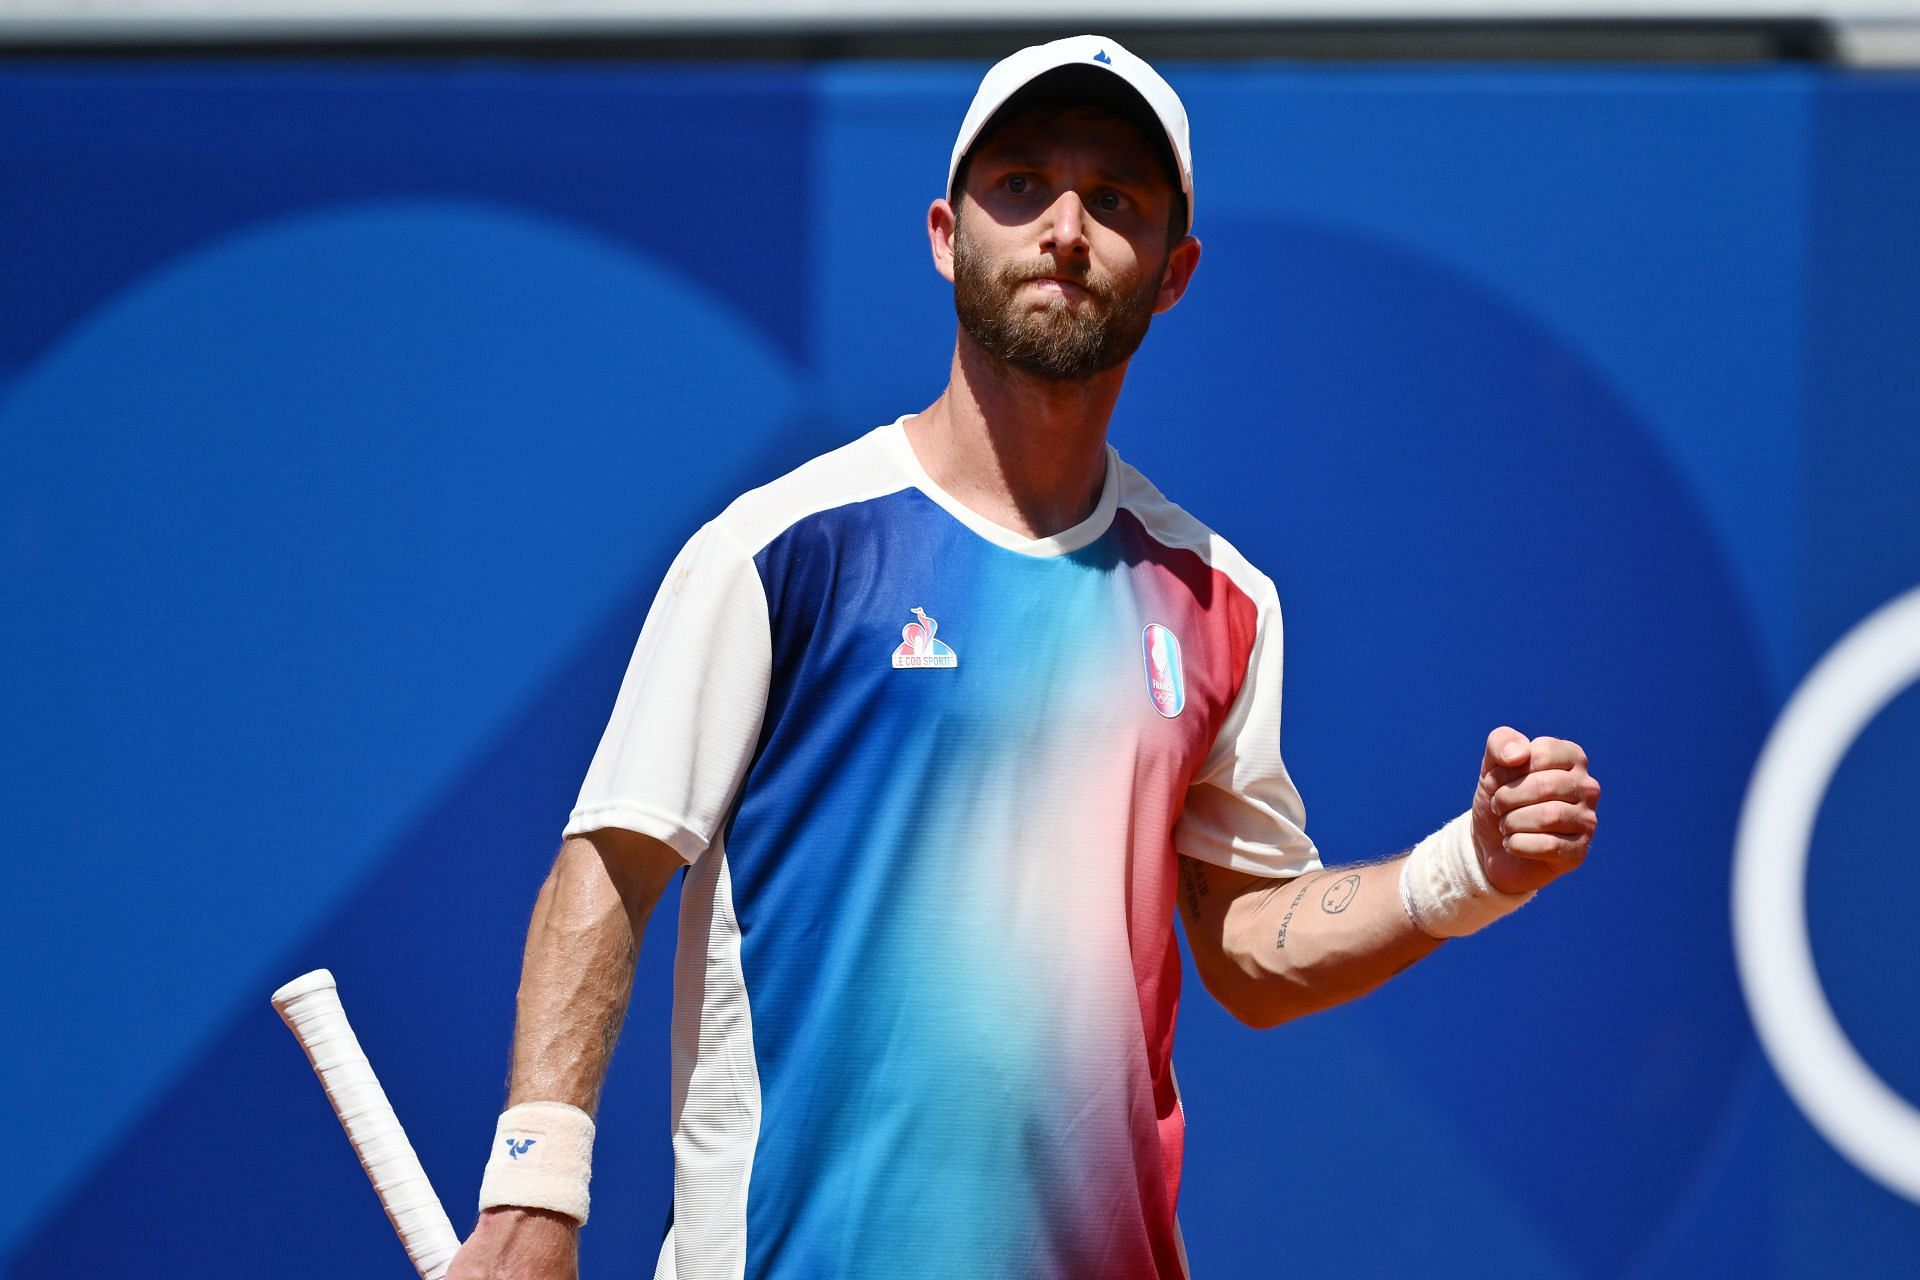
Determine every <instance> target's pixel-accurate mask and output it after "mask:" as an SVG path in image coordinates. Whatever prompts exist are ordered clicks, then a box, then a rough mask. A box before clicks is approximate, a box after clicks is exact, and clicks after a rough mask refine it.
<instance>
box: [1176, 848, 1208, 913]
mask: <svg viewBox="0 0 1920 1280" xmlns="http://www.w3.org/2000/svg"><path fill="white" fill-rule="evenodd" d="M1180 882H1181V885H1182V886H1183V887H1184V888H1185V889H1186V891H1187V911H1188V913H1189V914H1190V915H1192V916H1193V918H1194V919H1195V920H1198V919H1199V918H1200V899H1202V898H1204V897H1206V896H1207V895H1208V894H1209V893H1210V892H1212V890H1211V888H1210V887H1209V886H1208V884H1207V873H1206V872H1205V871H1204V870H1203V869H1202V868H1201V866H1200V864H1199V863H1197V862H1195V861H1193V860H1192V859H1191V858H1188V859H1183V860H1182V861H1181V863H1180Z"/></svg>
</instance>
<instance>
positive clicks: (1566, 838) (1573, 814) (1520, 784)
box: [1473, 725, 1600, 893]
mask: <svg viewBox="0 0 1920 1280" xmlns="http://www.w3.org/2000/svg"><path fill="white" fill-rule="evenodd" d="M1599 803H1600V784H1599V783H1598V782H1595V781H1594V779H1593V775H1592V774H1590V773H1588V772H1587V753H1586V752H1585V751H1582V750H1581V749H1580V744H1579V743H1577V742H1568V741H1566V740H1565V739H1564V738H1534V739H1532V740H1528V738H1527V737H1526V735H1524V734H1522V733H1521V732H1520V731H1519V730H1517V729H1510V728H1507V727H1506V726H1504V725H1503V726H1501V727H1500V728H1498V729H1495V730H1494V731H1493V732H1492V733H1490V734H1488V735H1487V750H1486V755H1485V758H1484V759H1483V760H1482V761H1481V764H1480V786H1479V787H1478V788H1477V789H1476V790H1475V791H1474V793H1473V843H1474V848H1475V849H1476V850H1477V851H1478V853H1479V854H1480V864H1481V865H1482V866H1483V867H1485V868H1486V870H1487V879H1489V880H1491V881H1492V882H1493V887H1494V888H1496V889H1498V890H1500V891H1501V892H1502V893H1525V892H1527V891H1528V890H1530V889H1538V888H1539V887H1540V886H1541V885H1543V884H1545V883H1547V882H1548V881H1549V880H1553V879H1555V878H1557V877H1559V876H1562V875H1565V874H1566V873H1567V872H1569V871H1571V870H1573V869H1574V868H1575V867H1577V866H1579V865H1580V864H1581V862H1583V861H1585V859H1586V856H1587V845H1588V843H1589V842H1590V841H1591V840H1592V839H1593V831H1594V826H1595V824H1596V823H1597V822H1598V821H1599V819H1598V816H1597V815H1596V813H1595V808H1596V806H1598V805H1599Z"/></svg>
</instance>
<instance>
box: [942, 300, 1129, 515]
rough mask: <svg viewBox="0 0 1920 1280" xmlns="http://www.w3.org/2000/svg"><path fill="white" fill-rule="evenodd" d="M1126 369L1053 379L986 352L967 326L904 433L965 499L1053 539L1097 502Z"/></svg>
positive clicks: (947, 485) (945, 482)
mask: <svg viewBox="0 0 1920 1280" xmlns="http://www.w3.org/2000/svg"><path fill="white" fill-rule="evenodd" d="M1126 370H1127V366H1126V365H1125V364H1124V363H1123V364H1120V365H1117V366H1115V367H1114V368H1112V369H1109V370H1107V371H1106V372H1104V373H1099V374H1095V375H1094V376H1093V377H1092V378H1091V379H1089V380H1088V381H1086V382H1049V381H1047V380H1045V379H1042V378H1036V377H1034V376H1033V375H1031V374H1028V373H1025V372H1022V371H1021V370H1019V369H1015V368H1012V367H1010V366H1009V365H1006V364H1004V363H1002V362H1001V361H999V360H996V359H994V358H993V357H992V356H989V355H987V354H986V352H984V351H982V350H981V349H980V348H979V346H978V345H976V344H975V343H974V341H973V340H972V339H971V338H969V337H968V336H967V334H966V333H965V331H962V332H961V333H960V337H959V341H958V342H957V343H956V344H955V345H954V351H953V368H952V371H951V372H950V374H949V376H948V381H947V389H946V390H945V391H943V392H941V393H940V398H939V399H938V400H935V401H934V402H933V403H932V404H931V405H929V406H928V407H927V409H926V411H925V412H923V413H920V414H917V415H915V416H914V417H913V418H911V419H910V420H909V421H908V422H907V428H906V429H907V439H908V440H909V441H910V442H911V443H912V445H913V451H914V453H915V454H916V455H917V456H918V457H919V459H920V465H921V466H923V467H925V468H926V470H927V474H928V475H930V476H932V477H933V480H934V483H936V484H938V485H939V486H940V487H941V488H942V489H945V490H946V491H947V492H948V493H950V494H952V495H953V496H954V497H955V498H957V499H958V500H959V501H961V502H963V503H965V504H966V505H967V506H968V507H970V508H971V509H973V510H974V511H977V512H979V513H980V514H981V515H983V516H985V517H986V518H987V519H989V520H991V521H993V522H994V523H995V524H997V525H1000V526H1002V527H1003V528H1007V529H1011V530H1013V531H1014V532H1016V533H1019V534H1021V535H1023V536H1025V537H1029V538H1046V537H1051V536H1053V535H1054V534H1057V533H1061V532H1063V531H1064V530H1067V529H1070V528H1072V527H1073V526H1074V525H1076V524H1079V523H1080V522H1081V521H1082V520H1085V519H1086V518H1087V517H1088V516H1089V515H1091V514H1093V509H1094V507H1095V506H1097V505H1098V504H1099V501H1100V489H1101V485H1102V484H1103V483H1104V481H1105V479H1106V468H1107V450H1106V446H1107V420H1108V419H1109V418H1110V417H1112V416H1113V406H1114V402H1115V401H1117V400H1118V399H1119V398H1120V384H1121V382H1122V381H1123V380H1124V379H1125V377H1126Z"/></svg>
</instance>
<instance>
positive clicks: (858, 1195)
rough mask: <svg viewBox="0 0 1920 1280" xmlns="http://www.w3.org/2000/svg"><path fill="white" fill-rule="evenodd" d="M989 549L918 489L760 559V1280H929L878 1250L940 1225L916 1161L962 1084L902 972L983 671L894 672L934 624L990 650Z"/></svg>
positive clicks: (756, 789) (812, 528)
mask: <svg viewBox="0 0 1920 1280" xmlns="http://www.w3.org/2000/svg"><path fill="white" fill-rule="evenodd" d="M979 549H980V544H979V540H978V539H976V538H974V537H973V536H972V535H971V534H969V533H967V532H966V531H965V530H964V529H963V528H962V527H961V526H959V525H958V524H956V523H955V522H954V521H953V520H952V519H951V518H950V517H948V516H947V515H946V514H945V513H944V512H943V511H941V510H940V509H939V508H938V507H937V506H936V505H935V504H933V503H932V502H931V501H930V500H928V499H927V498H926V497H925V496H924V495H922V494H921V493H919V492H918V491H917V490H904V491H901V492H899V493H895V494H892V495H889V496H888V497H885V498H880V499H876V500H873V501H869V502H863V503H858V504H854V505H850V506H846V507H841V508H836V509H834V510H831V511H828V512H824V513H821V514H818V515H815V516H812V517H809V518H807V519H805V520H803V521H801V522H799V523H798V524H796V525H795V526H794V527H793V528H791V529H789V530H788V531H786V532H785V533H784V534H782V535H781V536H780V537H779V538H777V539H776V540H775V541H774V542H773V543H772V544H771V545H769V546H768V547H767V548H765V549H764V550H763V551H761V553H760V554H759V555H758V556H757V557H755V563H756V567H757V568H758V569H759V571H760V574H761V578H762V582H763V584H764V586H765V590H766V594H767V604H768V614H769V619H770V624H771V632H772V644H773V670H772V678H771V682H770V691H769V695H768V707H767V716H766V720H765V728H764V729H763V731H762V742H761V744H760V749H759V752H758V754H757V756H756V758H755V761H754V763H753V765H752V767H751V769H750V771H749V773H748V776H747V779H746V782H745V785H744V787H743V793H742V799H741V802H740V805H739V807H738V809H737V811H736V813H735V815H734V819H733V822H732V824H731V828H730V830H729V833H728V836H727V857H728V864H729V869H730V872H731V875H732V878H733V890H734V903H735V912H736V915H737V918H738V919H739V922H740V928H741V938H742V943H741V968H742V971H743V974H744V975H745V979H746V984H747V990H748V992H749V998H750V1000H751V1003H752V1007H753V1010H754V1040H755V1057H756V1059H757V1061H758V1062H759V1064H760V1068H761V1091H762V1094H761V1106H762V1114H761V1128H760V1141H759V1144H758V1147H757V1149H756V1155H755V1161H754V1168H753V1173H752V1181H751V1184H750V1185H751V1188H752V1190H751V1193H750V1194H749V1197H748V1229H747V1240H748V1246H749V1254H748V1267H747V1272H748V1274H749V1275H767V1274H776V1273H777V1274H793V1275H845V1274H849V1267H854V1268H857V1269H867V1268H871V1269H872V1271H871V1273H872V1274H876V1275H877V1274H887V1273H891V1274H908V1273H915V1272H917V1273H919V1274H926V1272H925V1271H924V1270H919V1269H918V1267H917V1263H918V1262H919V1261H921V1260H916V1259H909V1258H900V1257H890V1256H888V1251H887V1250H886V1248H885V1247H884V1243H883V1242H882V1241H878V1240H873V1239H861V1238H860V1237H861V1235H862V1231H861V1224H863V1223H867V1222H875V1221H879V1222H885V1221H888V1220H889V1218H891V1220H892V1221H893V1222H894V1223H895V1224H898V1223H900V1222H901V1221H903V1220H904V1221H912V1220H913V1219H915V1218H918V1217H924V1216H927V1215H928V1214H929V1211H930V1210H931V1209H933V1206H932V1205H928V1204H925V1203H922V1204H920V1205H919V1206H918V1207H916V1206H915V1204H914V1203H913V1200H914V1199H916V1198H918V1197H919V1195H920V1193H921V1191H922V1189H923V1188H924V1186H925V1183H924V1180H923V1178H922V1177H921V1176H919V1173H920V1171H917V1170H915V1169H913V1168H911V1167H901V1165H900V1164H899V1159H900V1158H901V1153H902V1152H904V1151H909V1150H911V1149H912V1148H913V1147H914V1146H916V1145H917V1141H916V1134H915V1133H914V1128H915V1126H916V1124H917V1123H919V1122H920V1121H922V1120H923V1119H924V1112H923V1110H922V1109H921V1108H920V1107H918V1106H916V1105H915V1098H916V1096H919V1097H924V1096H927V1095H928V1093H929V1086H931V1087H932V1088H933V1089H935V1090H937V1089H938V1087H939V1082H940V1081H941V1080H942V1077H943V1075H944V1074H945V1071H944V1070H943V1064H942V1063H940V1062H939V1061H929V1058H933V1057H937V1055H936V1054H934V1053H932V1052H931V1049H932V1046H929V1045H927V1044H926V1043H924V1040H923V1039H922V1038H921V1037H919V1036H918V1035H917V1034H916V1032H915V1028H916V1027H917V1026H918V1025H919V1020H918V1019H915V1018H912V1017H903V1016H902V1015H903V1012H904V1011H906V1010H909V1009H910V1008H911V1007H912V1005H913V1002H914V1001H915V1000H916V999H918V998H921V997H922V996H923V995H924V993H923V992H919V991H916V987H917V985H918V984H917V982H916V978H915V974H914V972H913V970H912V967H911V966H910V965H908V964H905V963H903V962H902V960H901V958H902V957H911V956H913V955H915V954H916V953H920V952H923V951H924V949H923V948H916V946H915V945H914V942H915V936H914V935H915V934H916V932H917V931H920V930H922V929H924V928H925V927H926V923H927V922H924V921H922V920H921V919H920V918H919V917H920V915H921V911H920V909H919V904H923V903H927V902H930V901H933V900H936V899H937V897H938V889H939V886H938V883H937V881H938V879H939V877H940V876H941V875H942V874H943V871H944V869H943V868H942V867H941V866H940V865H939V862H938V860H937V859H929V858H926V857H920V856H916V854H917V853H920V852H921V851H922V846H923V845H924V843H925V835H926V832H927V830H928V828H929V827H937V826H939V825H940V824H942V823H943V822H944V821H945V820H946V818H945V813H946V800H947V797H946V796H944V795H942V794H940V793H939V789H938V788H937V787H935V786H933V780H934V779H936V778H937V777H938V776H939V774H940V764H939V760H938V757H939V756H940V755H941V753H943V752H946V751H949V750H951V749H952V747H953V742H952V738H953V736H954V735H953V733H952V732H951V730H952V728H953V726H952V725H951V724H949V723H948V721H949V719H950V716H949V714H948V708H949V707H950V706H951V705H952V695H953V694H954V693H956V692H957V691H958V689H959V686H960V681H961V680H962V679H964V677H965V676H966V675H967V674H968V670H969V668H968V662H967V658H968V654H967V648H966V644H965V642H964V640H953V641H949V643H951V644H954V645H957V648H958V664H959V665H958V666H957V667H956V668H953V669H927V670H907V671H902V670H896V669H895V668H894V666H893V664H892V662H891V660H890V655H891V651H892V649H893V648H894V646H895V645H897V644H899V643H901V642H902V641H901V640H900V639H899V637H900V636H901V633H902V630H903V628H906V627H908V626H909V625H911V624H915V623H916V621H917V620H916V618H915V616H914V615H913V614H912V613H911V612H910V610H911V609H912V608H914V607H915V606H919V607H920V608H922V609H923V611H925V612H926V613H927V614H928V615H929V616H930V617H932V618H934V619H936V620H937V622H938V624H939V632H938V634H939V636H940V638H941V639H942V640H943V641H945V640H948V637H964V636H965V635H967V634H968V633H969V632H970V631H971V630H972V627H971V623H972V621H973V608H972V601H971V600H970V599H966V598H964V597H963V595H962V594H961V593H962V591H963V590H964V588H965V586H966V584H968V583H969V582H970V581H972V580H974V579H975V575H973V574H971V573H969V572H968V569H969V567H970V566H969V565H968V563H967V559H966V558H967V557H969V556H977V555H978V554H979ZM835 836H838V837H839V839H838V841H835V840H834V837H835ZM936 843H937V842H936ZM882 957H884V959H881V958H882ZM855 1081H862V1082H865V1084H864V1085H863V1086H862V1087H858V1088H855V1087H852V1086H853V1084H854V1082H855ZM876 1086H877V1087H876ZM890 1090H893V1091H897V1092H892V1093H889V1091H890ZM956 1101H957V1100H956ZM956 1207H957V1206H955V1205H953V1204H951V1203H949V1204H948V1205H947V1206H946V1207H944V1208H942V1209H940V1210H939V1216H940V1217H941V1218H945V1219H947V1220H948V1221H953V1220H955V1218H956V1215H955V1213H954V1209H955V1208H956ZM901 1215H906V1216H905V1218H904V1219H903V1218H902V1217H901ZM895 1238H898V1237H895ZM924 1244H925V1245H926V1247H928V1248H929V1249H933V1248H938V1247H939V1246H940V1244H941V1242H940V1241H939V1240H938V1239H937V1238H929V1239H926V1240H924ZM898 1267H906V1268H907V1270H906V1271H899V1270H894V1268H898Z"/></svg>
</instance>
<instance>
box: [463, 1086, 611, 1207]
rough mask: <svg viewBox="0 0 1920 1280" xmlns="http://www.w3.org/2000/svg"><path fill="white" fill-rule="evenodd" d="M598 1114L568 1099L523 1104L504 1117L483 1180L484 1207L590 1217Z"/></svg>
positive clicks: (504, 1114)
mask: <svg viewBox="0 0 1920 1280" xmlns="http://www.w3.org/2000/svg"><path fill="white" fill-rule="evenodd" d="M592 1176H593V1117H592V1116H590V1115H588V1114H587V1113H586V1112H584V1111H582V1110H581V1109H580V1108H578V1107H573V1106H568V1105H567V1104H566V1103H564V1102H523V1103H521V1104H520V1105H519V1106H517V1107H508V1108H507V1109H506V1110H505V1111H504V1112H502V1113H501V1115H500V1123H499V1126H498V1127H497V1128H495V1130H494V1133H493V1152H492V1154H491V1155H489V1156H488V1157H487V1172H486V1174H485V1176H484V1177H482V1178H481V1179H480V1207H481V1208H482V1209H492V1208H495V1207H497V1206H500V1205H512V1206H513V1207H515V1208H517V1209H551V1210H553V1212H555V1213H564V1214H565V1215H566V1216H567V1217H569V1218H572V1219H573V1220H574V1221H575V1222H581V1223H584V1222H585V1221H586V1220H587V1180H588V1179H589V1178H591V1177H592Z"/></svg>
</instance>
